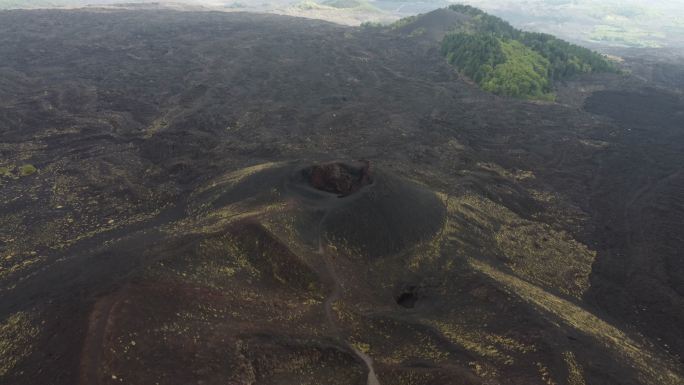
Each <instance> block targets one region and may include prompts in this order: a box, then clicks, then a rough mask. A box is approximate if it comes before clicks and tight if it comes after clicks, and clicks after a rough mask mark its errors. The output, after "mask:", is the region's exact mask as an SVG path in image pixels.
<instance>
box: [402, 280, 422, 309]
mask: <svg viewBox="0 0 684 385" xmlns="http://www.w3.org/2000/svg"><path fill="white" fill-rule="evenodd" d="M416 302H418V288H417V287H416V286H407V287H406V288H404V290H403V291H402V292H401V294H399V296H397V305H399V306H401V307H403V308H406V309H413V308H414V307H416Z"/></svg>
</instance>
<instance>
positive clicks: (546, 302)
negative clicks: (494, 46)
mask: <svg viewBox="0 0 684 385" xmlns="http://www.w3.org/2000/svg"><path fill="white" fill-rule="evenodd" d="M433 16H434V15H433ZM432 19H434V22H433V23H431V24H430V25H428V26H427V27H429V28H426V29H427V30H428V32H430V31H443V30H445V29H448V26H445V25H435V24H434V23H439V22H440V21H439V20H442V22H445V21H448V22H450V23H451V22H454V20H458V17H446V18H444V17H433V18H432ZM626 65H628V66H632V68H637V69H638V71H636V70H635V71H634V72H635V75H634V76H633V75H627V74H596V75H585V76H582V77H577V78H574V79H572V80H568V81H567V82H566V83H565V84H563V85H559V88H558V89H557V90H556V94H557V100H556V101H555V102H539V101H535V102H531V101H522V100H515V99H509V98H503V97H498V96H494V95H492V94H489V93H486V92H484V91H482V90H480V89H479V88H478V87H477V86H476V85H474V83H473V82H472V81H470V80H469V79H466V78H464V77H462V76H460V75H459V74H458V73H457V72H456V70H455V69H454V68H453V67H452V66H450V65H449V64H447V62H446V60H445V58H444V57H443V56H442V55H441V54H440V52H439V41H438V40H436V39H435V35H434V34H432V33H426V34H424V35H421V36H415V35H414V36H411V33H410V31H392V30H388V29H379V28H354V27H345V26H340V25H336V24H331V23H327V22H323V21H316V20H307V19H300V18H292V17H285V16H275V15H259V14H249V13H214V12H175V11H169V10H165V11H159V10H137V11H129V10H123V9H122V10H114V9H108V10H104V9H102V10H97V9H90V10H69V11H66V10H63V11H55V10H53V11H38V10H36V11H4V12H0V130H1V131H0V132H1V133H2V135H1V136H0V291H1V295H0V383H2V384H81V385H86V384H87V385H91V384H126V383H128V384H189V383H197V384H226V383H228V384H386V385H387V384H416V385H417V384H440V385H442V384H520V385H523V384H524V385H533V384H547V385H550V384H567V385H581V384H591V385H595V384H615V385H618V384H620V385H628V384H653V385H656V384H657V385H661V384H662V385H677V384H681V383H682V382H683V381H684V358H682V357H683V356H684V329H682V328H681V326H680V325H682V324H684V261H683V260H682V252H681V250H683V249H684V236H683V234H682V231H681V229H682V226H683V225H684V168H683V166H682V165H684V131H683V130H682V127H684V100H683V99H682V94H681V88H680V85H674V84H673V85H671V83H673V82H668V81H667V79H669V78H672V77H673V75H672V74H673V73H676V72H673V71H681V68H678V67H676V68H671V67H668V66H659V67H657V70H654V71H650V72H649V68H652V67H649V65H650V64H649V62H648V61H640V62H629V63H626ZM637 72H638V73H637ZM636 75H639V76H636ZM674 78H676V75H674Z"/></svg>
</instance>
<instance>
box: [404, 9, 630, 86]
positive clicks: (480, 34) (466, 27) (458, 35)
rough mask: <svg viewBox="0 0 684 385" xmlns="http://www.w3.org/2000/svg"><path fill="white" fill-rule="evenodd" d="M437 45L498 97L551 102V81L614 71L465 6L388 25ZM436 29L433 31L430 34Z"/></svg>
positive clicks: (594, 56) (583, 52)
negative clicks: (431, 39)
mask: <svg viewBox="0 0 684 385" xmlns="http://www.w3.org/2000/svg"><path fill="white" fill-rule="evenodd" d="M425 25H428V26H430V27H429V29H430V32H429V33H428V35H429V36H430V37H432V38H437V39H438V40H440V41H441V52H442V54H443V55H444V56H445V57H446V58H447V60H448V62H449V63H450V64H453V65H454V66H456V68H458V69H459V71H460V72H461V73H463V74H464V75H465V76H468V77H469V78H471V79H472V80H474V81H475V82H476V83H477V84H479V85H480V86H481V87H482V88H483V89H484V90H487V91H490V92H493V93H495V94H498V95H503V96H511V97H517V98H526V99H552V98H553V95H552V91H553V84H554V82H557V81H561V80H566V79H569V78H572V77H573V76H576V75H579V74H588V73H597V72H598V73H600V72H617V67H616V65H615V64H613V63H611V62H609V61H608V59H607V58H606V57H604V56H603V55H600V54H598V53H596V52H593V51H591V50H589V49H587V48H583V47H580V46H577V45H574V44H570V43H568V42H566V41H563V40H561V39H558V38H556V37H554V36H551V35H548V34H542V33H535V32H525V31H521V30H519V29H516V28H513V27H512V26H511V25H510V24H508V23H507V22H505V21H504V20H502V19H500V18H498V17H496V16H492V15H489V14H487V13H485V12H483V11H481V10H479V9H477V8H473V7H471V6H467V5H451V6H449V7H448V8H447V9H442V10H437V11H433V12H430V13H428V14H425V15H418V16H412V17H409V18H406V19H402V20H399V21H398V22H396V23H395V24H393V25H392V27H391V28H392V29H393V30H398V31H401V32H403V33H407V34H409V35H410V36H420V35H423V34H424V33H425V32H427V31H428V29H426V27H425ZM435 29H436V30H435Z"/></svg>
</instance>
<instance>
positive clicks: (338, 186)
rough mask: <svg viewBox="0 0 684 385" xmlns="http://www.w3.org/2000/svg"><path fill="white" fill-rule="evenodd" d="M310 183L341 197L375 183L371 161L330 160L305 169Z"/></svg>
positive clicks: (314, 186)
mask: <svg viewBox="0 0 684 385" xmlns="http://www.w3.org/2000/svg"><path fill="white" fill-rule="evenodd" d="M302 172H303V174H304V177H305V178H306V179H307V181H308V182H309V184H310V185H311V186H312V187H313V188H315V189H317V190H321V191H325V192H329V193H332V194H337V195H338V196H339V197H340V198H342V197H346V196H349V195H351V194H353V193H355V192H357V191H359V190H360V189H361V188H363V187H364V186H367V185H369V184H372V183H373V178H372V176H371V167H370V162H369V161H367V160H364V161H358V162H344V163H343V162H330V163H323V164H316V165H313V166H311V167H309V168H306V169H304V170H303V171H302Z"/></svg>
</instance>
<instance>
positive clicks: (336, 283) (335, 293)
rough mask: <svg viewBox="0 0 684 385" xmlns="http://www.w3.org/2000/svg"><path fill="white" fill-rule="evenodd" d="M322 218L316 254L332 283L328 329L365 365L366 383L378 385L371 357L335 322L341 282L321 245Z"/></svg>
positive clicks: (326, 308) (329, 256)
mask: <svg viewBox="0 0 684 385" xmlns="http://www.w3.org/2000/svg"><path fill="white" fill-rule="evenodd" d="M324 220H325V216H324V217H323V219H322V220H321V223H320V224H319V226H318V251H317V254H318V255H320V256H321V257H322V258H323V261H324V262H325V269H326V271H327V274H328V276H329V277H330V279H331V280H332V283H333V290H332V292H331V293H330V295H329V296H328V298H326V299H325V302H324V306H325V317H326V320H327V322H328V325H329V326H330V329H331V330H333V331H334V332H335V334H337V336H338V337H339V338H340V339H341V340H343V341H345V343H346V344H347V346H348V347H349V349H351V350H352V351H353V352H354V354H356V356H357V357H359V358H360V359H361V361H363V363H364V364H365V365H366V368H367V369H368V380H367V381H366V384H367V385H380V381H378V377H377V376H376V374H375V369H374V368H373V359H372V358H371V357H370V356H369V355H368V354H366V353H364V352H362V351H360V350H359V349H357V348H356V347H355V346H354V345H352V344H350V343H349V342H347V340H346V338H344V336H343V335H342V332H341V330H340V327H339V325H338V324H337V317H336V316H335V313H334V312H333V304H334V303H335V302H336V301H337V300H339V299H340V298H341V297H342V283H341V282H340V277H339V276H338V275H337V271H335V265H334V264H333V261H332V256H331V255H330V254H328V253H326V252H325V248H324V246H323V240H322V238H323V237H322V227H323V226H322V224H323V221H324Z"/></svg>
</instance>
